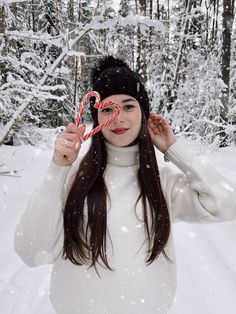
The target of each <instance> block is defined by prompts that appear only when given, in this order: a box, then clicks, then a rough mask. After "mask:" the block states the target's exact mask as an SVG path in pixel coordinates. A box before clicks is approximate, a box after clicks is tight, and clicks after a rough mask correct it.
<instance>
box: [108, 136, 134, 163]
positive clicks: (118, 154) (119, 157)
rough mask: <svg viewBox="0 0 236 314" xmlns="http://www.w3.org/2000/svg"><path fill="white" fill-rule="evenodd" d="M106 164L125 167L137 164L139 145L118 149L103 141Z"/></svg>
mask: <svg viewBox="0 0 236 314" xmlns="http://www.w3.org/2000/svg"><path fill="white" fill-rule="evenodd" d="M105 145H106V149H107V162H108V164H112V165H116V166H120V167H127V166H134V165H137V164H138V163H139V153H138V152H139V145H138V144H136V145H132V146H126V147H118V146H114V145H112V144H110V143H109V142H107V141H105Z"/></svg>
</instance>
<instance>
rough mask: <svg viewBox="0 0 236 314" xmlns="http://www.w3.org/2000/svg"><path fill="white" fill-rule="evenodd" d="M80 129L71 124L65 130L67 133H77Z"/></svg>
mask: <svg viewBox="0 0 236 314" xmlns="http://www.w3.org/2000/svg"><path fill="white" fill-rule="evenodd" d="M77 131H78V128H77V126H76V125H75V124H74V123H69V124H68V125H67V127H66V129H65V132H66V133H77Z"/></svg>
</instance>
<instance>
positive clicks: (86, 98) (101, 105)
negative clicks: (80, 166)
mask: <svg viewBox="0 0 236 314" xmlns="http://www.w3.org/2000/svg"><path fill="white" fill-rule="evenodd" d="M91 97H95V104H94V105H93V106H94V108H96V109H98V110H103V109H104V108H106V107H107V106H109V105H112V106H113V107H114V109H115V112H114V114H113V116H112V117H110V118H108V119H107V120H106V121H105V122H103V123H101V124H99V125H98V126H97V127H96V128H94V129H93V130H92V131H90V132H89V133H87V134H85V135H84V136H83V141H86V140H87V139H88V138H89V137H91V136H93V135H94V134H96V133H97V132H99V131H100V130H101V129H103V128H105V127H106V126H107V125H109V124H110V123H112V122H113V121H115V120H116V118H117V117H118V115H119V113H120V106H119V105H118V104H117V103H116V102H114V101H111V100H110V101H104V102H103V103H101V102H100V101H101V97H100V95H99V93H98V92H95V91H90V92H88V93H87V94H86V95H85V96H84V98H83V99H82V101H81V103H80V105H79V108H78V111H77V117H76V119H75V124H76V126H77V127H78V126H79V124H80V120H81V118H82V115H83V113H84V109H85V106H86V105H87V103H88V101H89V99H90V98H91Z"/></svg>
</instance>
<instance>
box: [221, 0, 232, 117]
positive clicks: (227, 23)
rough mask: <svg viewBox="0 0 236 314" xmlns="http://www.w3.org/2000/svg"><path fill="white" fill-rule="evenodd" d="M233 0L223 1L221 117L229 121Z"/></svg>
mask: <svg viewBox="0 0 236 314" xmlns="http://www.w3.org/2000/svg"><path fill="white" fill-rule="evenodd" d="M232 4H233V3H232V0H224V1H223V46H222V63H221V71H222V79H223V81H224V83H225V88H224V89H223V94H222V98H221V102H222V107H221V118H222V119H223V121H225V122H226V121H227V114H228V105H229V84H230V55H231V31H232V23H233V11H232Z"/></svg>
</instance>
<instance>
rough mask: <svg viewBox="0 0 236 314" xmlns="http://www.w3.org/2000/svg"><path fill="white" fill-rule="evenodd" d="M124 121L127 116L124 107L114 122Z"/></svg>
mask: <svg viewBox="0 0 236 314" xmlns="http://www.w3.org/2000/svg"><path fill="white" fill-rule="evenodd" d="M124 121H125V117H124V113H123V112H122V109H121V110H120V113H119V115H118V117H117V118H116V120H115V121H114V124H120V123H123V122H124Z"/></svg>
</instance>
